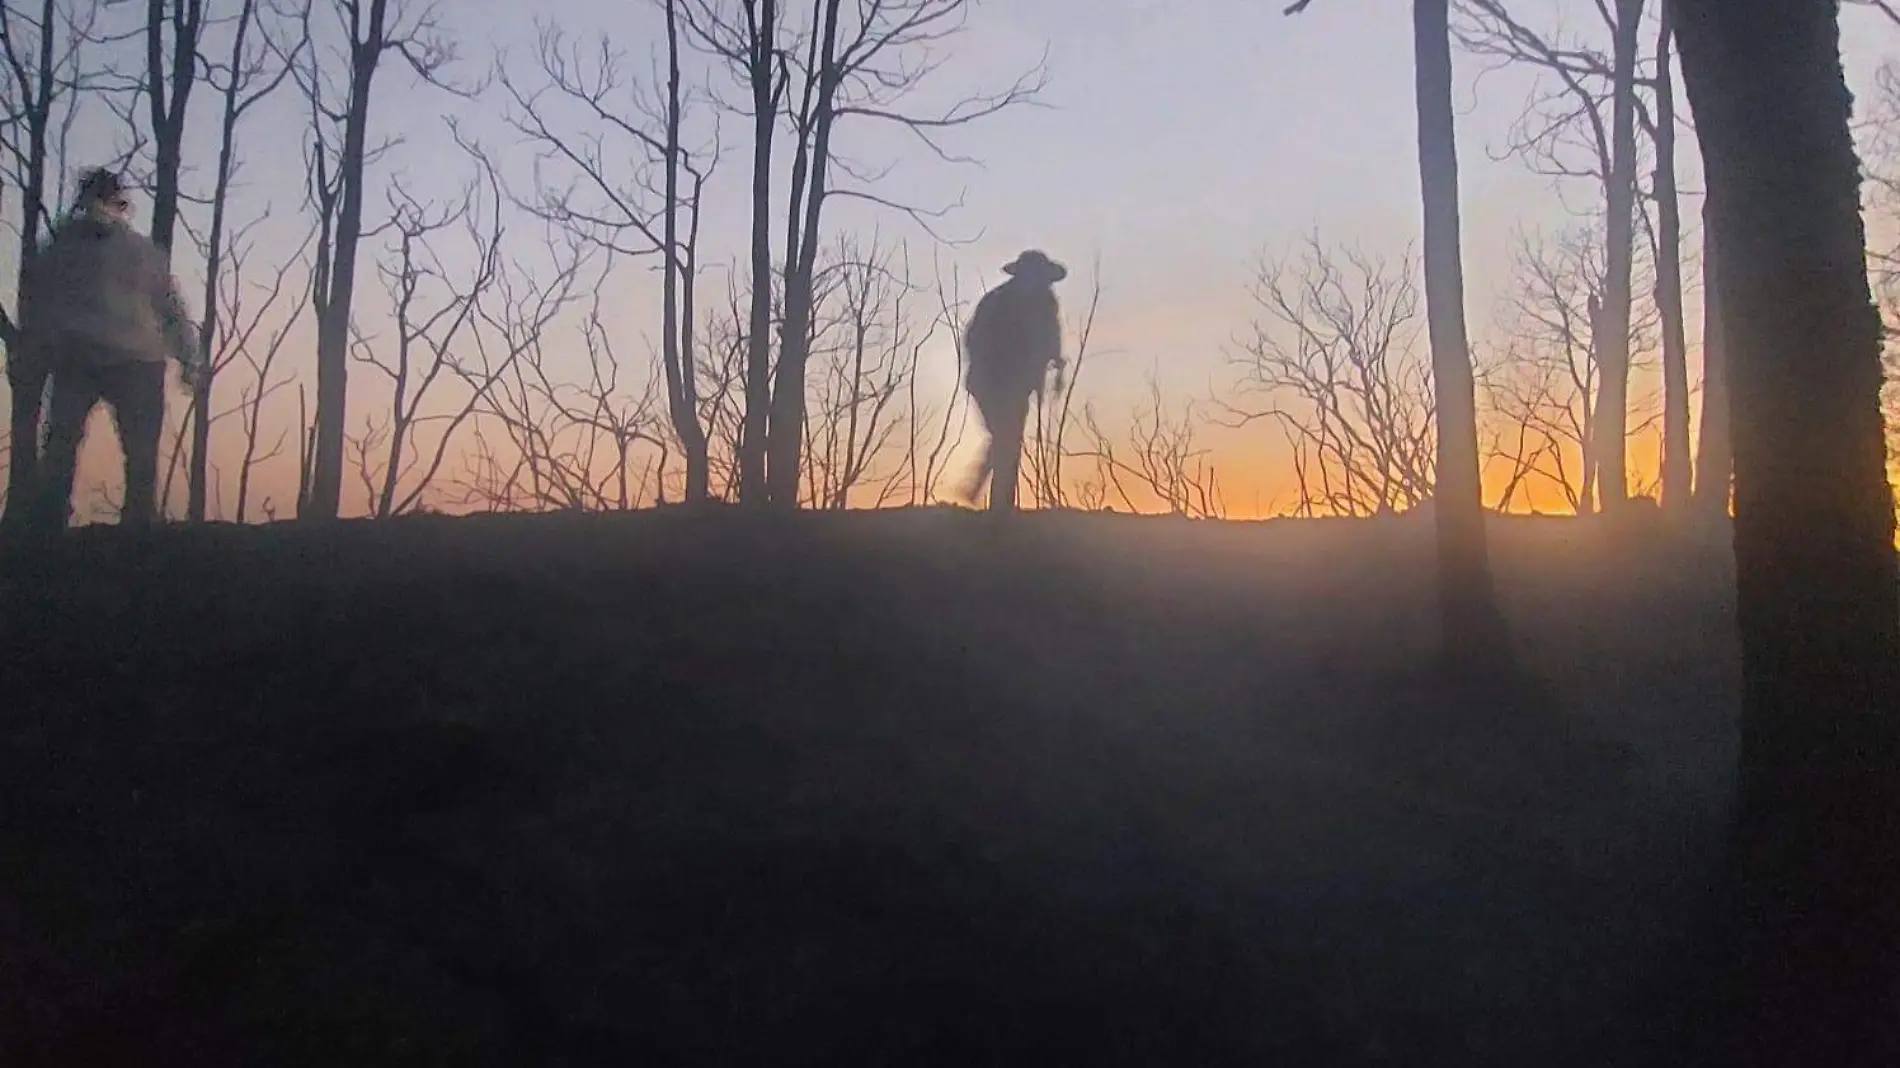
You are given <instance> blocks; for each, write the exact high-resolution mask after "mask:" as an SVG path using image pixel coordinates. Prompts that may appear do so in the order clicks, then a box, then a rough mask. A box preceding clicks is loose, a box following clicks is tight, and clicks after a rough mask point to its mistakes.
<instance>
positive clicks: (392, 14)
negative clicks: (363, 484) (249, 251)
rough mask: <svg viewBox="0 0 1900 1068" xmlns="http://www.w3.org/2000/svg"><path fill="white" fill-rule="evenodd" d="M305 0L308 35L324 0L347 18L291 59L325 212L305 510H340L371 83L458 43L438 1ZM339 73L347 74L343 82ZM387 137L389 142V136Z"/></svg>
mask: <svg viewBox="0 0 1900 1068" xmlns="http://www.w3.org/2000/svg"><path fill="white" fill-rule="evenodd" d="M395 2H396V4H397V6H398V10H395V11H392V10H391V0H305V6H304V8H303V12H302V20H303V25H304V28H305V37H306V39H307V40H312V41H315V40H317V38H316V37H314V36H313V35H312V34H311V33H310V30H311V22H312V19H313V17H314V16H315V13H316V11H317V9H318V8H319V7H321V8H323V9H324V10H325V11H327V12H329V13H330V14H332V15H335V16H336V17H337V18H338V19H339V20H340V22H341V23H342V30H343V33H344V37H345V40H344V42H343V45H342V47H341V48H340V49H326V48H324V47H322V46H321V45H319V44H314V43H313V44H312V46H311V47H310V48H309V49H307V50H306V51H305V52H304V57H305V58H304V59H303V61H301V62H295V63H293V64H292V68H293V70H294V71H295V72H296V77H297V81H298V84H299V86H300V87H301V88H302V89H303V91H304V94H305V97H306V98H307V99H308V101H309V103H310V115H311V147H310V153H309V155H310V194H311V200H312V203H313V205H314V206H315V208H316V212H317V217H318V232H317V257H316V270H315V272H314V274H315V278H314V281H313V285H314V286H315V289H314V292H313V300H312V303H313V305H314V306H315V308H316V312H317V398H316V400H317V409H316V420H315V423H314V424H313V425H312V427H311V438H312V448H311V454H310V458H309V460H310V472H309V478H308V486H307V490H306V492H305V494H304V497H303V499H302V500H301V501H299V507H298V511H299V514H303V515H308V516H309V517H311V518H317V519H334V518H335V517H336V516H337V514H338V509H339V507H340V505H341V502H342V490H343V437H344V433H343V430H344V425H345V421H346V412H345V409H346V406H347V404H348V402H349V398H348V393H347V387H348V379H349V362H350V361H349V352H350V339H351V335H352V327H351V315H352V310H353V308H354V307H355V301H356V260H357V250H358V248H359V246H360V245H361V243H362V239H363V236H364V229H363V182H364V171H365V168H366V167H367V166H368V164H369V162H370V160H371V159H372V158H373V157H375V156H376V155H379V154H380V152H381V148H372V147H371V146H370V143H369V120H370V104H371V93H372V89H373V87H374V84H375V79H376V73H377V71H378V70H379V69H380V68H381V66H382V61H383V58H384V57H385V56H386V55H387V54H389V53H392V52H393V53H395V54H397V55H399V56H401V57H402V58H403V59H404V60H405V61H406V62H407V63H408V64H409V66H410V68H411V69H412V70H414V71H415V73H416V74H417V75H418V76H419V77H421V78H423V79H424V80H427V81H434V80H436V78H437V76H438V74H439V73H440V72H441V70H442V68H443V66H444V65H445V64H446V63H447V62H448V61H449V60H450V58H451V56H452V53H451V51H450V49H449V47H448V45H447V43H446V41H445V40H444V39H443V38H442V37H441V35H440V34H439V33H438V31H437V28H436V24H435V17H434V8H433V7H432V6H424V7H421V8H420V9H419V10H418V11H416V12H415V13H414V14H413V15H409V16H406V13H405V12H404V11H403V10H401V4H402V0H395ZM339 75H340V77H341V81H342V84H341V85H338V84H336V82H337V80H338V78H339ZM384 147H386V146H384Z"/></svg>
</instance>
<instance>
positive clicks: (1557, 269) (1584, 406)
mask: <svg viewBox="0 0 1900 1068" xmlns="http://www.w3.org/2000/svg"><path fill="white" fill-rule="evenodd" d="M1515 258H1516V272H1515V281H1514V285H1513V288H1512V290H1511V291H1510V292H1509V294H1508V296H1507V297H1506V299H1505V301H1504V317H1503V321H1502V324H1501V325H1502V328H1503V332H1504V334H1505V336H1506V337H1507V338H1508V341H1507V342H1506V344H1505V346H1504V349H1503V351H1501V352H1500V353H1498V354H1497V355H1496V356H1495V357H1494V358H1493V359H1491V360H1490V361H1488V365H1487V366H1486V367H1485V369H1484V373H1483V374H1482V375H1481V376H1480V377H1481V380H1482V384H1483V386H1484V390H1485V394H1486V398H1487V401H1488V405H1487V407H1488V409H1489V411H1490V413H1491V415H1492V422H1493V424H1494V425H1493V427H1492V446H1491V448H1490V449H1488V450H1487V452H1488V453H1489V455H1490V456H1491V457H1492V458H1493V459H1494V460H1495V459H1505V460H1507V461H1508V462H1509V463H1511V465H1512V468H1511V471H1510V474H1509V476H1508V481H1509V483H1510V488H1511V489H1512V490H1513V491H1521V492H1524V493H1525V494H1527V495H1534V494H1535V492H1536V491H1537V490H1539V489H1544V490H1555V491H1557V492H1558V493H1559V494H1560V495H1561V496H1562V498H1563V500H1564V503H1565V504H1566V506H1568V507H1569V508H1570V509H1571V510H1572V511H1574V512H1575V513H1576V514H1578V515H1589V514H1591V513H1592V512H1594V511H1596V501H1597V497H1596V473H1597V472H1596V454H1595V448H1596V442H1597V434H1596V418H1597V395H1598V383H1599V378H1600V366H1601V365H1600V364H1599V362H1598V360H1597V355H1596V349H1595V346H1596V344H1597V342H1598V340H1600V331H1599V327H1600V325H1601V324H1600V322H1598V320H1597V318H1596V316H1597V310H1598V309H1599V308H1600V307H1601V301H1602V296H1603V293H1604V289H1605V287H1606V286H1607V284H1608V279H1607V275H1606V271H1605V267H1604V262H1603V259H1604V243H1603V240H1602V237H1601V231H1600V227H1598V226H1596V225H1595V224H1583V225H1580V226H1577V227H1573V228H1571V229H1570V230H1567V231H1565V232H1563V233H1561V234H1558V235H1556V236H1555V237H1553V238H1548V239H1547V238H1544V237H1541V236H1537V235H1529V234H1527V235H1523V236H1522V237H1520V239H1519V243H1518V249H1517V253H1516V257H1515ZM1659 321H1660V320H1659V316H1658V314H1657V312H1656V309H1654V308H1649V309H1645V310H1644V312H1643V314H1642V315H1641V316H1640V317H1638V318H1635V319H1633V320H1632V322H1631V324H1630V338H1629V341H1628V347H1629V348H1630V349H1632V350H1634V351H1647V350H1649V349H1650V348H1653V347H1654V339H1655V336H1656V332H1657V330H1658V324H1659ZM1630 407H1631V411H1632V412H1633V413H1635V414H1636V415H1637V417H1638V418H1637V421H1636V422H1635V423H1634V424H1632V426H1631V430H1632V433H1634V432H1640V431H1642V430H1645V429H1647V428H1648V427H1649V425H1650V424H1651V422H1652V421H1653V417H1652V416H1651V415H1650V414H1649V412H1650V409H1651V408H1652V407H1653V405H1652V404H1651V403H1650V402H1649V401H1647V400H1639V401H1638V402H1637V403H1633V404H1632V405H1631V406H1630ZM1502 506H1504V505H1501V507H1502Z"/></svg>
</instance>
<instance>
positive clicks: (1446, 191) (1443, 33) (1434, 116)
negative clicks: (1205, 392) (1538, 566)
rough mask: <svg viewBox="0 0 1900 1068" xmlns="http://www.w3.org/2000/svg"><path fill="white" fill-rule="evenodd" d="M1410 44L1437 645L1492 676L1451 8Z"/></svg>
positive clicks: (1428, 18) (1421, 12)
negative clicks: (1430, 411)
mask: <svg viewBox="0 0 1900 1068" xmlns="http://www.w3.org/2000/svg"><path fill="white" fill-rule="evenodd" d="M1412 44H1413V51H1414V65H1415V67H1416V70H1415V71H1414V74H1415V80H1416V94H1417V101H1416V104H1417V110H1418V166H1419V188H1420V191H1421V192H1420V198H1421V200H1422V201H1423V207H1424V219H1425V226H1424V274H1425V317H1426V324H1427V330H1428V333H1429V336H1430V339H1431V352H1432V394H1433V404H1434V409H1435V411H1434V414H1435V416H1436V420H1435V422H1436V437H1437V463H1436V464H1435V465H1434V467H1433V482H1434V485H1433V490H1432V493H1433V509H1432V514H1433V516H1434V520H1435V522H1436V525H1437V533H1438V599H1439V610H1440V614H1441V616H1442V620H1441V627H1440V634H1439V640H1440V642H1441V643H1442V644H1441V651H1442V654H1443V657H1444V659H1445V660H1446V662H1447V663H1448V664H1449V665H1451V666H1453V667H1455V668H1457V669H1458V670H1460V671H1461V672H1463V673H1468V674H1469V673H1483V674H1490V673H1494V672H1496V671H1497V670H1498V669H1500V668H1502V667H1505V666H1507V665H1509V664H1510V662H1511V659H1512V657H1511V651H1510V648H1509V636H1508V634H1507V633H1506V631H1505V626H1504V617H1503V613H1502V612H1501V611H1500V610H1499V608H1498V603H1497V591H1496V589H1495V587H1494V586H1493V584H1492V578H1491V550H1490V544H1489V541H1488V539H1487V538H1486V535H1485V529H1484V494H1483V488H1482V485H1481V483H1480V481H1479V474H1480V473H1479V459H1478V402H1477V396H1476V387H1475V385H1474V383H1473V378H1472V369H1471V346H1470V344H1469V342H1468V341H1467V339H1466V334H1465V297H1464V289H1465V284H1464V276H1465V272H1464V259H1463V253H1462V251H1460V247H1459V246H1460V237H1459V223H1458V139H1457V136H1456V133H1455V128H1454V122H1455V120H1454V118H1453V108H1452V93H1451V27H1450V12H1449V10H1448V8H1447V0H1413V3H1412Z"/></svg>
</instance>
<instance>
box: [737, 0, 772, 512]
mask: <svg viewBox="0 0 1900 1068" xmlns="http://www.w3.org/2000/svg"><path fill="white" fill-rule="evenodd" d="M746 13H747V17H748V18H749V19H751V20H753V21H752V23H751V25H750V26H749V29H750V31H751V36H750V40H749V47H750V54H749V56H748V57H747V64H746V72H747V75H748V77H749V79H750V83H751V88H752V294H751V296H752V306H751V314H750V315H749V316H748V319H747V326H746V360H745V419H744V423H743V426H742V429H741V432H740V436H739V501H740V503H741V504H747V505H763V504H765V503H766V492H767V486H766V481H765V478H766V467H765V458H766V430H767V427H768V424H767V421H766V420H767V413H768V412H769V411H770V409H771V405H772V364H771V361H772V229H771V227H772V222H771V218H772V139H773V135H774V134H775V133H776V131H777V128H778V99H779V94H778V88H777V86H778V83H777V73H778V65H777V54H778V53H777V43H778V0H755V2H754V3H749V4H748V5H747V11H746Z"/></svg>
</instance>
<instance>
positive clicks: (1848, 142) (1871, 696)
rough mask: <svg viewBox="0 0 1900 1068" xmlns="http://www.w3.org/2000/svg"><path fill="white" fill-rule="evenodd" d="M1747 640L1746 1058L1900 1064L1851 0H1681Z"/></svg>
mask: <svg viewBox="0 0 1900 1068" xmlns="http://www.w3.org/2000/svg"><path fill="white" fill-rule="evenodd" d="M1679 3H1680V8H1679V12H1678V14H1679V19H1678V25H1677V32H1678V35H1679V38H1680V44H1681V48H1682V58H1683V72H1684V75H1685V77H1686V80H1687V85H1688V90H1689V95H1690V99H1691V101H1692V103H1693V105H1694V108H1695V115H1696V121H1697V130H1698V133H1699V134H1700V137H1701V141H1702V147H1703V155H1704V159H1705V164H1706V166H1705V170H1706V173H1707V176H1708V198H1709V199H1708V205H1709V216H1710V222H1711V223H1712V225H1713V228H1714V232H1715V234H1716V237H1717V242H1718V245H1719V248H1720V252H1721V255H1720V256H1719V264H1720V268H1719V269H1720V274H1721V286H1720V292H1721V295H1722V299H1721V301H1720V307H1721V310H1722V314H1723V316H1724V318H1725V320H1726V328H1727V329H1726V341H1727V342H1728V353H1729V357H1730V360H1731V363H1730V367H1731V370H1732V372H1733V373H1732V376H1731V378H1730V386H1731V389H1732V393H1731V397H1732V402H1733V411H1734V415H1735V419H1734V425H1733V430H1734V443H1735V567H1736V585H1737V619H1738V623H1739V627H1740V632H1741V640H1742V670H1743V708H1742V766H1741V777H1740V797H1739V808H1738V840H1737V847H1738V848H1737V850H1736V854H1735V855H1736V861H1737V864H1736V874H1737V876H1738V880H1737V894H1736V898H1735V906H1736V910H1735V915H1736V917H1737V918H1738V920H1737V926H1735V927H1734V928H1732V929H1731V930H1730V932H1729V937H1728V941H1729V942H1730V944H1732V945H1734V946H1735V947H1736V953H1737V959H1738V960H1739V962H1740V963H1739V967H1738V968H1737V970H1736V972H1735V973H1734V978H1735V980H1736V981H1735V982H1734V983H1733V985H1732V986H1731V987H1729V988H1727V990H1726V991H1725V992H1726V993H1727V994H1728V995H1730V1000H1729V1001H1728V1002H1727V1007H1728V1009H1729V1011H1730V1012H1731V1013H1732V1014H1733V1015H1731V1016H1729V1017H1728V1018H1727V1019H1728V1022H1729V1024H1730V1025H1731V1026H1730V1028H1729V1039H1730V1041H1729V1043H1728V1044H1727V1048H1726V1049H1724V1050H1722V1051H1720V1055H1719V1057H1716V1058H1712V1060H1713V1059H1719V1060H1720V1061H1721V1062H1722V1063H1724V1064H1731V1065H1742V1066H1747V1065H1775V1066H1781V1065H1788V1066H1794V1065H1822V1064H1825V1065H1839V1066H1861V1065H1865V1066H1869V1068H1871V1066H1874V1065H1893V1064H1896V1063H1900V1034H1896V1032H1897V1031H1900V996H1897V994H1900V976H1897V975H1896V961H1897V960H1900V707H1896V706H1897V705H1900V591H1897V590H1896V585H1895V566H1894V552H1893V535H1894V517H1893V507H1892V498H1891V491H1890V489H1889V487H1888V484H1887V477H1886V468H1885V457H1884V443H1883V440H1882V437H1883V436H1882V427H1881V417H1880V383H1881V373H1880V318H1879V315H1878V313H1877V312H1876V310H1875V306H1874V303H1873V298H1872V294H1871V292H1870V290H1869V286H1868V280H1867V272H1866V264H1865V260H1864V255H1863V249H1864V247H1865V231H1864V227H1863V224H1862V221H1861V215H1860V195H1859V194H1860V169H1859V164H1858V160H1857V159H1856V158H1855V153H1854V143H1853V138H1852V136H1851V134H1850V131H1849V126H1848V121H1849V112H1850V99H1849V96H1848V93H1847V89H1846V83H1845V78H1844V75H1843V73H1842V69H1841V61H1840V36H1839V27H1838V23H1837V17H1838V10H1837V4H1836V3H1835V2H1834V0H1679Z"/></svg>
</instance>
